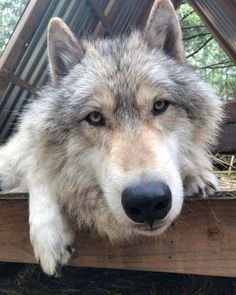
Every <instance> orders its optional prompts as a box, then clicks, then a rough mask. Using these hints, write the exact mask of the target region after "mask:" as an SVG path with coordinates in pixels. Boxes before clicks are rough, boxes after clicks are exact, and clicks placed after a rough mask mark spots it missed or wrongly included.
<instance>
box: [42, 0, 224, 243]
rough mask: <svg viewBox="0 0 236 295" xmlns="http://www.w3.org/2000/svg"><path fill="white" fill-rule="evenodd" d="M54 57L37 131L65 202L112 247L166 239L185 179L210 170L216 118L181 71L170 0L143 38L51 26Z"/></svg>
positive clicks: (215, 106)
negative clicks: (132, 240) (125, 241)
mask: <svg viewBox="0 0 236 295" xmlns="http://www.w3.org/2000/svg"><path fill="white" fill-rule="evenodd" d="M48 54H49V64H50V72H51V79H52V83H51V85H50V86H47V87H46V88H45V89H44V90H43V91H42V93H41V100H44V108H45V109H44V115H43V116H44V117H43V118H42V119H41V121H42V122H43V123H41V122H40V123H39V124H38V128H39V130H38V133H39V134H40V136H41V139H40V146H41V148H42V149H43V150H44V153H43V152H41V154H42V155H43V167H44V169H47V171H48V172H49V173H48V175H49V176H48V177H49V178H50V177H51V183H52V186H54V190H55V191H56V192H57V195H58V196H59V197H60V199H61V201H62V203H63V204H65V205H66V206H67V208H68V209H69V210H70V211H71V212H72V213H74V214H76V215H77V218H78V221H79V223H81V224H86V225H94V226H95V227H96V228H97V229H98V231H100V232H104V233H106V234H107V235H108V236H109V237H110V238H111V239H114V238H118V237H128V236H130V235H135V234H144V235H154V234H159V233H161V232H163V231H164V230H165V229H166V228H167V227H168V226H169V225H170V223H171V222H172V221H173V220H174V219H175V218H176V216H177V215H178V214H179V213H180V211H181V208H182V203H183V195H184V192H183V181H184V178H185V177H187V176H188V174H191V173H193V171H194V169H195V170H198V169H203V168H202V167H204V168H205V166H209V163H208V162H207V160H205V158H207V157H206V151H207V149H208V147H209V145H210V144H212V143H213V142H214V140H215V131H216V129H217V128H216V127H217V116H218V115H219V102H218V98H217V97H216V96H215V95H214V94H212V92H211V90H210V89H209V88H208V86H206V85H205V84H204V83H203V82H201V81H200V80H199V79H198V78H197V77H196V76H195V74H194V73H192V71H191V70H190V69H189V68H188V67H186V66H185V64H184V63H185V58H184V53H183V46H182V42H181V32H180V27H179V23H178V21H177V17H176V15H175V11H174V8H173V6H172V4H171V2H170V1H168V0H165V1H164V0H161V1H157V2H156V3H155V5H154V7H153V9H152V11H151V14H150V17H149V20H148V22H147V26H146V28H145V29H144V30H143V31H133V32H132V33H131V34H130V35H129V36H124V37H119V38H114V39H105V40H103V39H101V40H95V41H91V40H80V41H77V40H76V38H75V37H74V35H73V34H72V32H71V31H70V30H69V28H68V27H67V26H66V25H65V23H63V21H62V20H60V19H58V18H54V19H52V20H51V22H50V25H49V30H48ZM37 109H38V106H37ZM199 157H200V158H199ZM47 158H48V160H47ZM200 162H203V164H202V166H201V164H200ZM204 165H205V166H204ZM207 168H209V167H207ZM52 175H53V177H52Z"/></svg>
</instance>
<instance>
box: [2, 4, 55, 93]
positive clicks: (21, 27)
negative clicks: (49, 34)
mask: <svg viewBox="0 0 236 295" xmlns="http://www.w3.org/2000/svg"><path fill="white" fill-rule="evenodd" d="M50 2H51V1H50V0H40V1H38V0H30V1H29V4H28V5H27V7H26V9H25V11H24V14H23V15H22V17H21V19H20V21H19V23H18V24H17V26H16V29H15V30H14V32H13V34H12V36H11V38H10V40H9V42H8V44H7V46H6V48H5V50H4V52H3V54H2V56H1V59H0V71H2V70H3V69H4V70H7V71H9V72H11V73H14V72H15V70H16V68H17V66H18V64H19V62H20V60H21V58H22V56H23V55H24V53H25V50H26V49H27V47H28V45H29V44H30V42H31V39H32V37H33V35H34V33H35V31H36V29H37V27H38V22H39V20H40V19H41V18H42V16H43V14H44V12H45V10H46V9H47V7H48V6H49V4H50ZM8 84H9V80H7V79H4V80H2V79H1V86H0V95H4V92H5V90H6V88H7V86H8Z"/></svg>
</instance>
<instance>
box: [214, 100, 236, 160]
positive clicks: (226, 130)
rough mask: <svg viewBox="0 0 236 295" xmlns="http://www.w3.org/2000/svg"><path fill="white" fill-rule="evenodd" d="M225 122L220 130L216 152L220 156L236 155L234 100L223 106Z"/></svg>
mask: <svg viewBox="0 0 236 295" xmlns="http://www.w3.org/2000/svg"><path fill="white" fill-rule="evenodd" d="M224 113H225V120H224V121H225V122H224V124H223V126H222V128H221V133H220V137H219V144H218V146H217V147H216V151H217V152H219V153H221V154H236V100H235V99H234V100H231V101H226V102H225V104H224Z"/></svg>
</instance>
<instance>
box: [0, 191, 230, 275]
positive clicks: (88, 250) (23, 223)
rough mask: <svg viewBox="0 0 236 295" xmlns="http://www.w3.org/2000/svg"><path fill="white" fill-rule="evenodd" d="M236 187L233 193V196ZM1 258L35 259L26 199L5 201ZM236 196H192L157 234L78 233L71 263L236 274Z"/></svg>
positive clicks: (0, 230)
mask: <svg viewBox="0 0 236 295" xmlns="http://www.w3.org/2000/svg"><path fill="white" fill-rule="evenodd" d="M235 194H236V192H234V195H235ZM0 216H1V218H0V260H2V261H15V262H27V263H34V262H35V259H34V256H33V254H32V247H31V245H30V242H29V236H28V217H27V216H28V202H27V200H18V201H16V200H11V201H9V200H0ZM235 241H236V199H228V200H225V199H218V200H197V201H187V202H186V203H185V205H184V207H183V211H182V213H181V215H180V217H179V218H178V219H177V220H176V221H175V222H174V223H173V225H172V226H171V228H170V230H169V231H168V232H167V233H166V234H163V235H162V236H161V237H159V238H157V239H151V238H149V239H148V238H146V239H139V240H133V241H129V242H125V243H113V244H112V243H110V242H109V241H107V240H106V239H105V238H103V239H102V238H98V237H95V236H94V235H92V234H91V233H89V232H85V231H83V232H79V231H78V233H77V239H76V242H75V248H76V254H75V255H74V257H73V259H72V261H71V262H70V264H71V265H75V266H86V267H105V268H118V269H133V270H146V271H163V272H177V273H189V274H202V275H218V276H234V277H235V276H236V242H235Z"/></svg>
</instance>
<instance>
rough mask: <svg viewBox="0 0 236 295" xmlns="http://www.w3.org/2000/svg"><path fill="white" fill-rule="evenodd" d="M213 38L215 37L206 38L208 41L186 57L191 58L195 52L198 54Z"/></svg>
mask: <svg viewBox="0 0 236 295" xmlns="http://www.w3.org/2000/svg"><path fill="white" fill-rule="evenodd" d="M212 39H213V37H210V38H208V39H207V40H206V42H204V43H203V44H202V46H200V47H199V48H198V49H197V50H196V51H194V52H193V53H191V54H189V55H188V56H187V57H186V58H190V57H192V56H194V55H195V54H197V53H198V52H199V51H200V50H201V49H203V48H204V47H205V46H206V45H207V44H208V43H209V42H210V41H211V40H212Z"/></svg>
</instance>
